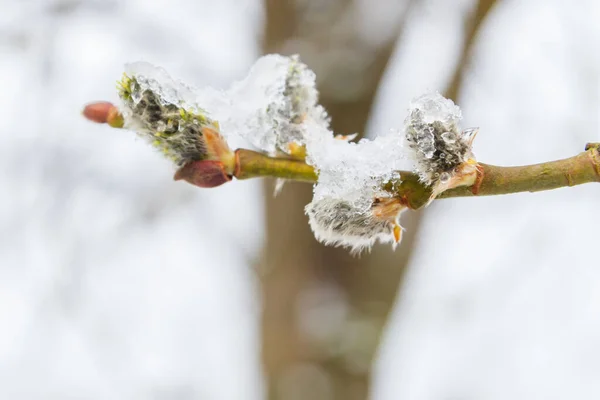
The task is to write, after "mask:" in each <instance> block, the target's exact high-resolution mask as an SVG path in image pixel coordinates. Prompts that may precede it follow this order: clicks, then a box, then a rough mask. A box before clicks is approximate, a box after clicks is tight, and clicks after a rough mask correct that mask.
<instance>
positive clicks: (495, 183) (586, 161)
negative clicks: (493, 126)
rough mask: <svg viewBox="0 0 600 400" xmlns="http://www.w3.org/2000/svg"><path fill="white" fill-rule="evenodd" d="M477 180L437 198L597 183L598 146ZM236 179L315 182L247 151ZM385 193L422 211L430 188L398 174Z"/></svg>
mask: <svg viewBox="0 0 600 400" xmlns="http://www.w3.org/2000/svg"><path fill="white" fill-rule="evenodd" d="M479 166H480V170H481V176H480V179H479V180H478V181H477V182H476V183H475V184H474V185H472V186H463V187H457V188H454V189H450V190H447V191H445V192H443V193H441V194H440V195H439V196H438V198H449V197H465V196H493V195H501V194H510V193H520V192H539V191H544V190H552V189H557V188H561V187H567V186H576V185H582V184H584V183H590V182H600V144H597V143H596V144H588V145H587V146H586V151H584V152H583V153H580V154H578V155H576V156H573V157H570V158H566V159H563V160H557V161H550V162H546V163H541V164H534V165H525V166H519V167H499V166H494V165H488V164H482V163H480V164H479ZM234 175H235V176H236V177H237V178H238V179H249V178H257V177H275V178H284V179H289V180H295V181H303V182H316V180H317V174H316V172H315V170H314V169H313V168H312V167H311V166H310V165H308V164H306V163H304V162H302V161H298V160H292V159H286V158H276V157H269V156H267V155H265V154H262V153H258V152H255V151H251V150H245V149H239V150H237V151H236V169H235V174H234ZM385 189H386V190H388V191H389V192H391V193H393V194H394V195H395V196H397V197H401V198H403V199H404V201H405V202H406V204H407V205H408V207H410V208H412V209H418V208H421V207H423V206H424V205H425V204H426V203H427V201H428V200H429V197H430V196H431V188H429V187H427V186H425V185H424V184H422V183H421V182H419V179H418V177H417V176H416V175H415V174H413V173H411V172H404V171H402V172H401V182H400V183H397V182H389V183H388V184H386V185H385Z"/></svg>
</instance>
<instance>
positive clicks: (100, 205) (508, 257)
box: [0, 0, 600, 400]
mask: <svg viewBox="0 0 600 400" xmlns="http://www.w3.org/2000/svg"><path fill="white" fill-rule="evenodd" d="M599 20H600V4H599V3H598V2H597V1H595V0H588V1H585V0H577V1H574V2H565V1H561V0H505V1H501V0H497V1H496V0H456V1H447V0H405V1H402V0H295V1H294V0H219V1H213V0H195V1H194V0H153V1H145V0H120V1H119V0H105V1H103V0H0V115H1V118H0V138H1V140H2V142H1V143H2V144H1V146H0V399H181V400H186V399H263V398H266V399H286V400H287V399H291V400H298V399H315V400H329V399H332V400H333V399H344V400H359V399H367V398H372V399H381V400H388V399H389V400H392V399H411V400H412V399H441V400H459V399H460V400H470V399H507V398H510V399H566V398H598V397H600V379H599V377H600V259H599V258H598V244H599V237H600V233H599V231H598V218H597V216H598V210H599V208H598V206H599V204H600V187H598V185H585V186H579V187H576V188H569V189H560V190H556V191H552V192H546V193H538V194H519V195H512V196H506V197H495V198H479V199H449V200H443V201H439V202H435V203H433V204H432V206H431V207H429V208H428V209H427V210H425V211H424V212H419V213H407V214H405V215H404V216H403V220H404V223H403V225H405V227H406V228H407V232H406V233H405V236H404V241H403V242H402V245H401V246H400V247H399V248H398V249H397V250H396V251H395V252H393V251H392V250H391V249H390V248H389V247H387V246H376V247H375V248H374V249H373V251H372V252H371V253H370V254H365V255H363V256H362V257H360V258H353V257H350V256H349V255H348V252H347V251H345V250H339V249H332V248H328V247H324V246H322V245H320V244H319V243H317V242H316V240H315V239H314V237H313V235H312V233H311V232H310V230H309V228H308V224H307V219H306V217H305V216H304V214H303V207H304V205H305V204H306V203H308V202H309V200H310V196H311V187H310V185H306V184H289V185H287V186H286V187H285V188H284V190H283V192H282V193H281V195H279V196H278V197H276V198H274V197H273V196H272V191H273V182H272V181H267V180H265V181H262V180H254V181H243V182H242V181H240V182H233V183H230V184H228V185H224V186H222V187H219V188H216V189H211V190H201V189H198V188H195V187H192V186H190V185H186V184H183V183H175V182H173V181H172V173H173V169H172V167H171V165H169V163H168V162H167V161H166V160H163V159H161V157H158V156H157V155H156V154H155V153H154V152H153V150H152V149H150V148H149V147H147V146H145V145H144V144H143V143H142V142H141V141H140V140H137V139H136V138H135V137H134V135H133V134H131V133H129V132H125V131H118V130H111V129H108V128H107V127H106V126H98V125H94V124H91V123H89V122H87V121H85V120H84V119H83V118H82V117H81V115H80V112H81V109H82V106H83V105H84V104H85V103H87V102H89V101H94V100H112V101H115V100H116V93H115V81H116V80H117V79H119V78H120V76H121V73H122V68H123V64H124V63H126V62H130V61H137V60H145V61H149V62H152V63H154V64H157V65H161V66H164V67H165V68H166V69H167V70H168V71H170V73H171V74H172V75H174V76H176V77H179V78H181V79H183V80H185V81H187V82H189V83H191V84H193V85H196V86H202V85H211V86H215V87H226V86H227V85H228V84H229V83H230V82H231V81H232V80H235V79H240V78H242V77H243V76H244V74H245V72H246V71H247V69H248V67H249V66H250V65H251V64H252V63H253V62H254V61H255V60H256V58H257V57H259V56H260V55H261V54H264V53H270V52H277V53H283V54H295V53H298V54H300V55H301V57H302V59H303V61H304V62H306V63H307V64H308V65H309V66H310V67H311V68H312V69H314V70H315V72H316V73H317V76H318V79H319V82H318V84H319V88H320V90H321V93H322V102H323V104H324V105H325V106H326V108H327V109H328V110H329V112H330V114H331V115H332V117H333V126H334V129H335V131H336V132H337V133H340V134H349V133H353V132H360V133H361V134H364V135H365V136H371V137H372V136H375V135H377V134H378V133H380V132H384V131H386V130H388V129H393V128H399V127H401V126H402V121H403V119H404V117H405V112H406V109H407V106H408V102H409V100H410V99H411V98H412V97H414V96H416V95H419V94H422V93H423V92H425V91H428V90H438V91H440V92H441V93H444V94H445V95H446V96H448V97H451V98H453V99H454V100H456V101H457V102H458V104H459V105H460V106H461V107H462V109H463V115H464V122H465V123H464V127H468V126H479V127H480V128H481V131H480V134H479V136H478V139H477V141H476V144H475V152H476V155H477V156H478V159H480V160H482V161H484V162H487V163H493V164H500V165H518V164H527V163H535V162H541V161H548V160H551V159H556V158H561V157H568V156H571V155H574V154H576V153H578V152H580V151H582V150H583V147H584V145H585V143H586V142H590V141H600V51H599V50H600V26H599V25H598V21H599Z"/></svg>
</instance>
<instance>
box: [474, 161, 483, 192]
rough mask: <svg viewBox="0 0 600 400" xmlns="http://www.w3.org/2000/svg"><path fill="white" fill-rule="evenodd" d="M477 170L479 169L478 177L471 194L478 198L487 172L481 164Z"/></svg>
mask: <svg viewBox="0 0 600 400" xmlns="http://www.w3.org/2000/svg"><path fill="white" fill-rule="evenodd" d="M475 168H476V169H477V172H476V173H477V175H476V177H475V183H473V186H471V193H473V194H474V195H475V196H477V195H478V194H479V189H480V188H481V184H482V183H483V178H484V176H485V172H484V171H483V167H482V166H481V165H480V164H477V166H476V167H475Z"/></svg>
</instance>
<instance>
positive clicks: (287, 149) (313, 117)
mask: <svg viewBox="0 0 600 400" xmlns="http://www.w3.org/2000/svg"><path fill="white" fill-rule="evenodd" d="M315 81H316V76H315V74H314V72H313V71H311V70H310V69H309V68H308V67H307V66H306V65H305V64H304V63H302V62H301V61H300V59H299V57H298V56H292V57H285V56H281V55H277V54H271V55H267V56H264V57H261V58H260V59H259V60H258V61H257V62H256V63H255V64H254V65H253V67H252V68H251V70H250V72H249V74H248V76H247V77H246V78H244V79H243V80H241V81H239V82H236V83H234V84H233V85H232V87H231V88H230V89H229V90H228V91H227V92H226V94H227V97H228V98H229V99H230V104H231V105H232V109H233V110H234V113H233V114H232V115H231V118H225V119H223V118H220V120H221V121H222V123H223V126H224V127H225V126H227V129H226V130H227V131H228V132H237V133H238V134H239V135H240V136H242V137H243V138H245V139H247V140H248V141H250V142H251V143H252V144H253V145H254V146H255V147H257V148H259V149H261V150H263V151H265V152H267V153H269V154H270V155H282V154H285V155H290V156H293V157H297V156H298V154H302V153H303V150H301V147H302V146H305V145H306V142H307V135H310V134H311V133H312V132H310V131H309V129H308V127H307V122H308V121H311V122H313V123H317V124H319V125H320V126H321V127H323V128H326V129H328V128H329V118H328V116H327V113H326V112H325V109H324V108H323V107H322V106H320V105H319V102H318V100H319V92H318V91H317V89H316V82H315Z"/></svg>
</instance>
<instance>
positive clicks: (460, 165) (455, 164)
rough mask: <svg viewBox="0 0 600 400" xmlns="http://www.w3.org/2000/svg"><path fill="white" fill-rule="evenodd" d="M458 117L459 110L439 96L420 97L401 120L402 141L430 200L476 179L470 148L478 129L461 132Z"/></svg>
mask: <svg viewBox="0 0 600 400" xmlns="http://www.w3.org/2000/svg"><path fill="white" fill-rule="evenodd" d="M461 118H462V115H461V111H460V109H459V108H458V107H457V106H456V105H454V103H453V102H452V100H449V99H446V98H444V97H442V96H441V95H440V94H439V93H433V94H426V95H423V96H421V97H418V98H417V99H415V100H413V102H412V103H411V110H410V113H409V115H408V117H407V118H406V120H405V128H406V130H405V133H406V142H407V143H408V147H409V148H410V149H411V150H412V152H413V157H414V159H415V165H416V166H415V169H416V172H417V173H418V174H419V178H420V180H421V181H422V182H423V183H424V184H426V185H428V186H431V187H432V195H431V198H430V201H431V200H433V199H434V198H435V197H436V196H437V195H439V194H440V193H442V192H444V191H446V190H448V189H451V188H454V187H458V186H464V185H472V184H473V183H474V182H475V179H476V177H477V173H478V171H479V169H478V167H477V161H476V160H475V156H474V155H473V152H472V146H473V140H474V139H475V136H476V135H477V132H478V128H471V129H466V130H464V131H462V132H461V131H460V129H459V125H458V124H459V121H460V119H461Z"/></svg>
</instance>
